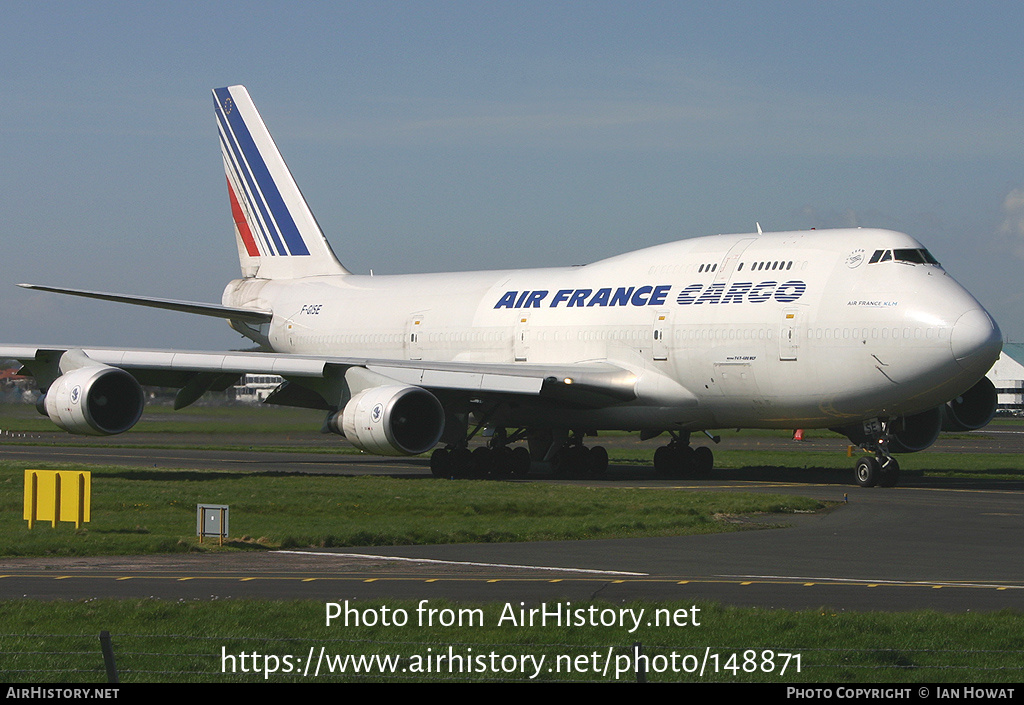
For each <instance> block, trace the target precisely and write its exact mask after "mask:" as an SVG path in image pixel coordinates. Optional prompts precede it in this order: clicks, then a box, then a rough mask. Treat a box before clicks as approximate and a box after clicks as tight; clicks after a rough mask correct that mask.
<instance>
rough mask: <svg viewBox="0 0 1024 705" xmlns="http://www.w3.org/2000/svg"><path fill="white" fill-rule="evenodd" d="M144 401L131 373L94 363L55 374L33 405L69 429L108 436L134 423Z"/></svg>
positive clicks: (73, 431) (71, 431)
mask: <svg viewBox="0 0 1024 705" xmlns="http://www.w3.org/2000/svg"><path fill="white" fill-rule="evenodd" d="M145 403H146V401H145V395H144V394H143V392H142V387H140V386H139V383H138V382H137V381H136V380H135V378H134V377H132V376H131V375H130V374H128V373H127V372H125V371H124V370H121V369H118V368H116V367H110V366H108V365H95V366H89V367H80V368H79V369H77V370H72V371H71V372H68V373H66V374H63V375H61V376H60V377H58V378H57V379H56V380H54V382H53V384H51V385H50V388H49V389H48V390H46V394H45V395H43V396H42V397H41V398H40V399H39V402H37V405H36V406H37V408H39V409H40V411H42V412H43V413H44V414H45V415H46V416H48V417H50V420H51V421H53V422H54V423H55V424H57V425H58V426H60V427H61V428H63V429H64V430H65V431H68V432H69V433H77V434H82V435H90V436H111V435H114V434H117V433H124V432H125V431H127V430H128V429H130V428H131V427H132V426H134V425H135V424H136V423H137V422H138V420H139V418H140V417H141V416H142V409H143V408H144V406H145Z"/></svg>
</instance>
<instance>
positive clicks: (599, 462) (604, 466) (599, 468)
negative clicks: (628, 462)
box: [587, 446, 608, 478]
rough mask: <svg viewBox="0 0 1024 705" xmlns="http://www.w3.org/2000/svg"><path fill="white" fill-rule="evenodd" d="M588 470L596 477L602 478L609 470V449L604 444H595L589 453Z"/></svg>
mask: <svg viewBox="0 0 1024 705" xmlns="http://www.w3.org/2000/svg"><path fill="white" fill-rule="evenodd" d="M587 470H589V471H590V472H589V475H590V476H591V477H594V478H602V477H604V476H605V474H606V473H607V472H608V451H606V450H605V449H604V447H603V446H594V447H593V448H591V449H590V450H589V452H588V453H587Z"/></svg>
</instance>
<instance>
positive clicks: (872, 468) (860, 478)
mask: <svg viewBox="0 0 1024 705" xmlns="http://www.w3.org/2000/svg"><path fill="white" fill-rule="evenodd" d="M881 475H882V467H881V465H880V464H879V463H878V461H877V460H876V459H875V458H872V457H871V456H870V455H865V456H864V457H863V458H861V459H860V460H858V461H857V466H856V468H854V471H853V477H854V480H855V481H856V483H857V484H858V485H860V486H861V487H874V486H875V485H877V484H878V480H879V479H881Z"/></svg>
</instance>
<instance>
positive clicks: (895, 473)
mask: <svg viewBox="0 0 1024 705" xmlns="http://www.w3.org/2000/svg"><path fill="white" fill-rule="evenodd" d="M899 481H900V464H899V463H897V462H896V458H889V462H888V463H886V464H885V465H883V466H882V467H881V475H880V476H879V478H878V486H879V487H895V486H896V485H897V484H898V483H899Z"/></svg>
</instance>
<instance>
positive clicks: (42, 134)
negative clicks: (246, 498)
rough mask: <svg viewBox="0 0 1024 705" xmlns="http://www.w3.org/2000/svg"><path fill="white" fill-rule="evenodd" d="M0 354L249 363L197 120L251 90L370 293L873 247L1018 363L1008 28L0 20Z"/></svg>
mask: <svg viewBox="0 0 1024 705" xmlns="http://www.w3.org/2000/svg"><path fill="white" fill-rule="evenodd" d="M3 17H4V23H3V26H2V27H0V61H2V64H0V65H3V66H4V77H3V79H2V80H0V164H2V165H3V166H2V169H0V187H2V190H3V198H2V199H0V244H2V247H3V250H2V252H3V256H2V257H0V306H2V307H3V311H4V315H3V316H2V317H0V340H3V341H5V342H11V343H15V342H53V343H58V342H61V343H63V342H66V343H83V344H91V345H125V346H137V347H139V346H152V347H166V346H175V347H185V348H215V349H219V348H224V347H235V346H238V345H241V344H244V342H245V341H244V340H242V339H241V338H240V337H239V336H238V335H237V334H235V333H233V332H232V331H230V330H229V329H228V328H227V326H226V325H225V324H224V323H222V322H220V321H215V320H206V319H197V318H194V317H189V316H185V315H183V314H174V313H163V312H153V311H149V310H146V309H138V310H137V309H135V308H132V307H126V306H122V305H118V304H104V303H101V302H91V301H78V300H74V299H67V298H66V297H59V296H56V295H53V294H45V293H35V292H27V291H23V290H21V289H18V288H16V287H14V286H13V285H14V283H16V282H20V281H30V282H36V283H44V284H56V285H67V286H75V287H81V288H93V289H101V290H107V291H122V292H127V293H137V294H148V295H153V296H168V297H174V298H184V299H193V300H201V301H219V300H220V292H221V290H222V289H223V286H224V284H225V283H226V282H227V281H228V280H229V279H232V278H234V277H236V276H238V265H237V258H236V256H235V246H234V242H233V238H232V231H231V219H230V211H229V208H228V203H227V195H226V188H225V186H224V177H223V171H222V166H221V161H220V154H219V148H218V145H217V138H216V128H215V124H214V118H213V102H212V98H211V95H210V90H211V89H212V88H215V87H219V86H224V85H231V84H236V83H241V84H244V85H246V86H247V87H248V89H249V92H250V93H251V95H252V96H253V99H254V100H255V101H256V104H257V106H258V107H259V108H260V110H261V112H262V114H263V117H264V119H265V121H266V122H267V124H268V126H269V127H270V129H271V132H272V133H273V134H274V137H275V139H276V140H277V142H278V145H279V147H280V148H281V150H282V152H283V153H284V156H285V158H286V160H287V161H288V163H289V166H290V167H291V169H292V172H293V173H294V175H295V177H296V179H297V180H298V182H299V184H300V186H301V187H302V189H303V192H304V193H305V195H306V197H307V200H308V201H309V202H310V205H311V207H312V208H313V211H314V213H316V215H317V218H318V219H319V221H320V223H321V225H322V226H323V228H324V230H325V232H326V233H327V236H328V238H329V239H330V240H331V243H332V245H333V246H334V249H335V251H336V252H337V253H338V255H339V257H340V258H341V259H342V261H343V262H344V263H345V265H346V266H347V267H348V268H350V269H352V270H354V271H362V272H365V271H367V270H368V269H371V268H372V269H373V270H374V271H375V272H378V273H401V272H416V271H443V270H450V269H484V268H494V267H501V268H504V267H531V266H548V265H563V264H572V263H579V262H586V261H592V260H595V259H600V258H602V257H606V256H609V255H613V254H616V253H619V252H622V251H626V250H630V249H635V248H638V247H642V246H646V245H653V244H657V243H661V242H667V241H671V240H675V239H680V238H684V237H693V236H698V235H710V234H715V233H720V232H749V231H752V230H753V229H754V227H755V226H754V224H755V222H757V221H759V222H760V223H761V225H762V227H763V228H764V229H765V230H788V229H799V228H807V227H818V228H822V227H830V226H849V225H861V226H877V227H887V228H893V229H897V230H901V231H904V232H908V233H910V234H911V235H913V236H915V237H917V238H918V239H919V240H921V241H922V242H923V243H924V244H925V245H926V246H927V247H928V248H929V249H931V250H932V252H933V253H934V254H935V255H936V256H937V257H938V258H939V259H940V260H941V261H942V262H943V264H944V265H945V266H946V268H947V269H948V270H949V271H950V272H951V273H952V274H953V275H954V276H955V277H956V278H957V279H959V280H960V281H961V282H962V283H963V284H964V285H965V286H967V288H968V289H970V290H971V291H972V292H973V293H974V294H975V295H976V296H977V297H978V298H979V299H980V300H981V301H982V303H983V304H985V306H986V307H987V308H988V309H989V310H990V311H991V312H992V313H993V315H994V316H995V317H996V319H997V320H998V321H999V323H1000V325H1001V326H1002V328H1003V330H1004V332H1005V333H1006V334H1007V335H1008V336H1009V337H1010V338H1012V339H1015V340H1024V316H1022V315H1021V313H1020V303H1021V300H1022V298H1024V286H1022V284H1021V281H1020V276H1019V274H1018V272H1019V270H1020V269H1021V266H1022V264H1024V129H1022V127H1024V120H1022V115H1024V61H1022V60H1021V58H1020V49H1019V36H1018V35H1019V31H1020V28H1021V27H1022V26H1024V5H1021V4H1019V3H1008V2H1007V3H986V2H972V3H966V2H965V3H947V2H929V3H918V2H914V3H904V4H896V5H893V4H892V3H868V2H859V3H821V2H785V3H757V2H713V3H695V2H667V3H661V2H643V3H607V2H572V3H554V2H515V3H479V2H358V3H356V2H352V3H312V2H300V3H269V2H261V3H231V2H215V3H189V2H176V3H166V4H164V3H127V2H125V3H122V2H89V3H69V2H57V3H46V2H33V3H14V2H4V3H3Z"/></svg>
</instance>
